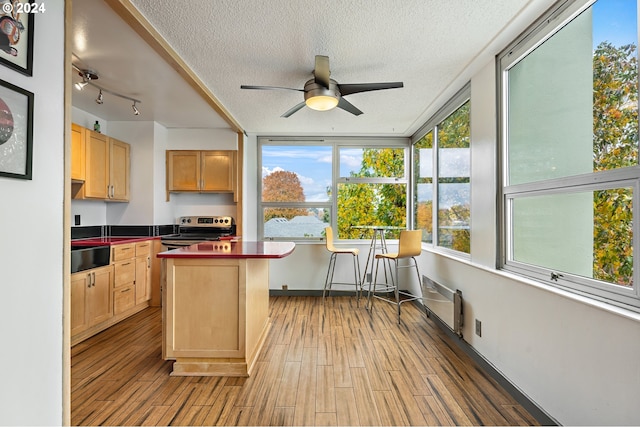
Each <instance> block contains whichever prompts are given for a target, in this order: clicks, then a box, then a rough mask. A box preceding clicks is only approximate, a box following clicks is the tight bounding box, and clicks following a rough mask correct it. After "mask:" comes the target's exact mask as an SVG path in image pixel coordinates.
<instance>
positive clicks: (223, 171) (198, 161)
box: [167, 150, 237, 201]
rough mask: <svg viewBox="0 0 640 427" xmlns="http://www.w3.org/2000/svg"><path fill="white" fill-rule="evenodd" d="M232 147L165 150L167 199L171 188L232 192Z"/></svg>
mask: <svg viewBox="0 0 640 427" xmlns="http://www.w3.org/2000/svg"><path fill="white" fill-rule="evenodd" d="M236 162H237V154H236V151H235V150H206V151H205V150H167V201H168V200H169V193H171V192H197V193H233V195H234V201H237V200H236V194H237V192H236V186H237V177H236V169H237V167H236Z"/></svg>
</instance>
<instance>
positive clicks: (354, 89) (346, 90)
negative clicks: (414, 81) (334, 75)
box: [338, 82, 404, 96]
mask: <svg viewBox="0 0 640 427" xmlns="http://www.w3.org/2000/svg"><path fill="white" fill-rule="evenodd" d="M400 87H404V84H403V83H402V82H389V83H353V84H343V85H341V84H339V85H338V89H339V90H340V95H342V96H347V95H351V94H354V93H360V92H369V91H372V90H382V89H396V88H400Z"/></svg>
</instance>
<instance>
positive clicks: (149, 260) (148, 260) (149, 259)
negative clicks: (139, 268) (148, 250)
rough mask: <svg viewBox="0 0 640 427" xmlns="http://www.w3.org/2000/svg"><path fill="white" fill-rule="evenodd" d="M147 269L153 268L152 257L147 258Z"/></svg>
mask: <svg viewBox="0 0 640 427" xmlns="http://www.w3.org/2000/svg"><path fill="white" fill-rule="evenodd" d="M147 268H151V257H147Z"/></svg>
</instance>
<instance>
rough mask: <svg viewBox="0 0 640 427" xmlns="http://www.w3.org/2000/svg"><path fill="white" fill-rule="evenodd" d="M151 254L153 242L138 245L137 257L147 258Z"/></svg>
mask: <svg viewBox="0 0 640 427" xmlns="http://www.w3.org/2000/svg"><path fill="white" fill-rule="evenodd" d="M150 253H151V240H148V241H146V242H138V243H136V256H137V257H138V256H145V255H149V254H150Z"/></svg>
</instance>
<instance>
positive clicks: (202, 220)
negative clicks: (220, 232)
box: [178, 216, 235, 227]
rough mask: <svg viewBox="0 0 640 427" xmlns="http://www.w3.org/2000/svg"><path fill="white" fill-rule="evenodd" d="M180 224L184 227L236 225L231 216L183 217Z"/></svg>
mask: <svg viewBox="0 0 640 427" xmlns="http://www.w3.org/2000/svg"><path fill="white" fill-rule="evenodd" d="M178 224H180V226H183V227H189V226H192V227H230V226H231V225H233V224H235V221H234V220H233V217H230V216H182V217H180V218H178Z"/></svg>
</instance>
